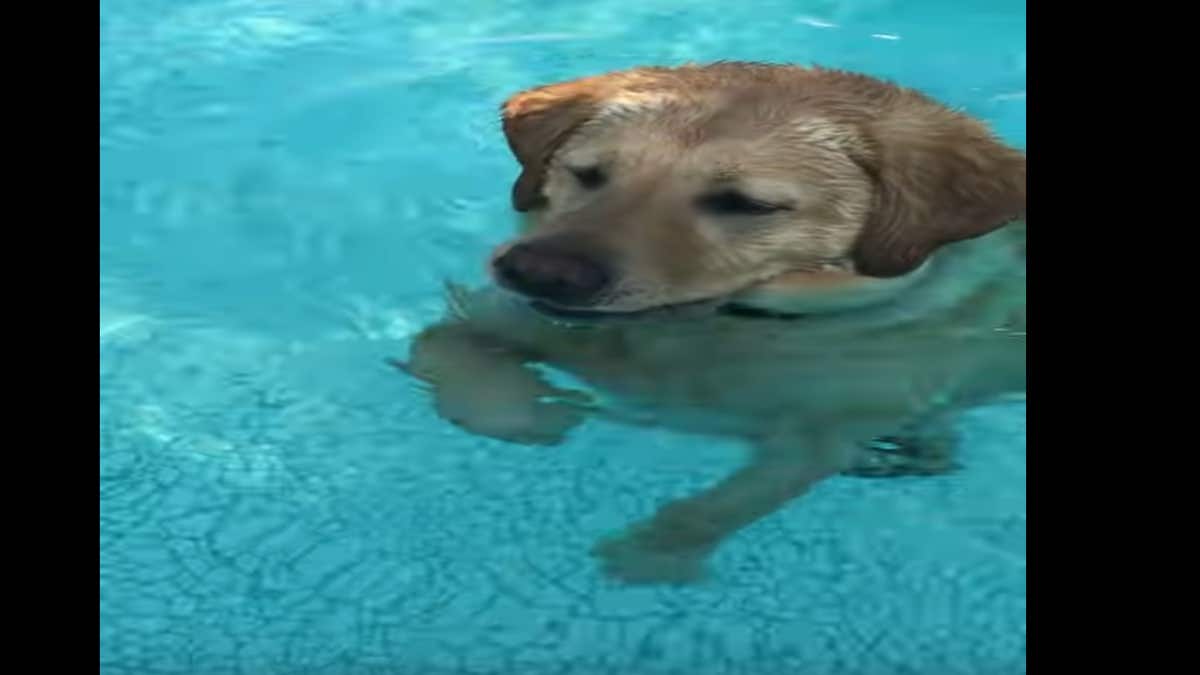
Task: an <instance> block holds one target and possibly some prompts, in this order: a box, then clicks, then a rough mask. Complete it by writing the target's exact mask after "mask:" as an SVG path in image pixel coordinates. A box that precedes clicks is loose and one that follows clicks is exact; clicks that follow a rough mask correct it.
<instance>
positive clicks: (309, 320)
mask: <svg viewBox="0 0 1200 675" xmlns="http://www.w3.org/2000/svg"><path fill="white" fill-rule="evenodd" d="M734 5H735V3H730V4H725V3H698V2H685V1H682V0H647V1H646V2H641V3H631V2H617V1H616V0H594V1H593V2H586V3H577V2H567V1H561V2H547V3H535V2H532V0H512V1H501V0H493V1H490V2H485V1H483V0H475V1H471V2H468V1H455V0H446V1H443V2H431V0H413V1H399V0H397V1H386V0H363V1H359V2H352V1H350V0H306V1H297V0H291V1H284V0H281V1H278V2H273V1H270V0H225V1H221V2H213V1H196V2H168V1H166V0H162V1H159V2H151V1H148V0H112V1H106V2H105V3H104V4H103V5H102V7H101V14H100V18H101V49H100V61H101V63H100V84H101V106H100V165H101V180H100V214H101V215H100V266H101V278H100V517H101V521H100V561H101V565H100V660H101V672H102V673H107V674H111V675H118V674H125V673H128V674H137V675H144V674H146V673H189V674H197V675H200V674H204V675H216V674H219V673H246V674H254V675H258V674H264V673H278V674H281V675H284V674H286V675H292V674H301V673H329V674H332V675H359V674H366V673H389V674H408V673H412V674H414V675H415V674H429V675H450V674H459V673H472V674H480V675H483V674H487V675H500V674H508V673H522V674H528V675H541V674H543V673H547V674H548V673H564V674H565V673H572V674H574V673H579V674H581V675H591V674H593V673H614V674H615V673H622V674H624V673H636V674H639V675H657V674H660V673H662V674H666V673H680V674H684V673H687V674H693V675H709V674H713V675H716V674H723V673H746V674H748V675H749V674H754V675H774V674H776V673H779V674H783V673H806V674H808V673H811V674H813V675H824V674H826V673H853V674H856V675H875V674H877V673H879V674H882V673H933V672H936V673H971V674H981V675H982V674H993V673H994V674H1009V673H1023V672H1025V523H1026V507H1025V407H1024V404H1023V403H1021V402H1009V403H1004V404H997V405H993V406H989V407H987V408H985V409H981V410H979V411H977V412H975V413H973V414H972V415H970V416H969V417H968V418H967V419H965V420H964V421H963V428H964V432H965V437H966V438H965V441H966V442H965V445H964V447H963V448H962V455H963V464H964V465H965V466H966V469H965V470H963V471H961V472H958V473H955V474H952V475H949V476H944V477H934V478H921V479H896V480H889V481H860V480H853V479H838V480H832V481H829V482H827V483H825V484H823V485H821V486H819V487H818V489H817V490H816V491H815V492H814V493H812V494H811V495H810V496H809V497H807V498H806V499H805V501H804V503H803V505H802V506H797V507H795V508H789V509H787V510H785V511H783V512H781V513H779V514H776V515H775V516H773V517H771V518H769V519H767V520H764V521H762V522H760V523H757V524H755V525H753V526H751V527H750V528H748V529H747V530H746V531H744V532H743V533H741V534H740V535H739V536H738V537H737V538H736V539H735V540H733V541H731V542H730V543H729V544H727V545H725V546H724V547H723V548H722V549H721V551H720V552H719V554H718V555H717V556H716V557H715V559H714V560H713V565H712V578H711V580H710V581H709V582H707V583H705V584H701V585H696V586H686V587H678V588H676V587H634V588H631V587H624V586H621V585H619V584H617V583H615V582H613V581H611V580H607V579H605V578H603V577H602V576H600V575H599V574H598V573H597V570H596V566H595V563H594V561H593V560H592V559H591V558H590V557H589V556H588V555H587V551H588V549H589V548H590V546H591V544H592V542H593V541H594V540H595V539H596V538H597V537H598V536H600V535H602V534H604V533H606V532H609V531H612V530H614V529H618V528H620V527H621V526H622V525H624V524H625V523H628V522H630V521H632V520H636V519H638V518H640V517H642V516H644V515H645V514H647V513H649V512H650V511H651V510H652V509H653V508H654V507H655V505H657V504H658V503H659V502H661V501H662V500H663V499H665V498H668V497H670V496H674V495H680V494H686V493H689V492H691V491H694V490H696V489H697V488H699V487H701V486H704V485H707V484H709V483H711V482H713V481H715V480H717V479H719V478H720V477H721V476H723V475H725V474H726V473H728V472H729V471H730V470H731V469H732V468H733V467H736V466H737V465H738V464H739V462H740V461H741V459H742V455H741V452H742V449H741V448H740V447H739V446H738V445H737V444H735V443H732V442H723V441H714V440H712V439H707V438H698V437H689V436H685V435H682V434H678V433H674V432H670V431H667V430H655V429H639V430H631V429H629V428H627V427H620V426H616V425H611V424H606V423H601V422H589V423H588V424H587V425H586V426H585V427H583V428H582V429H580V430H579V431H578V433H576V434H575V435H574V436H573V437H572V438H571V440H570V441H569V442H568V443H567V444H566V445H564V446H560V447H554V448H532V447H522V446H516V445H509V444H504V443H500V442H495V441H489V440H485V439H481V438H478V437H475V436H469V435H466V434H464V433H462V432H459V431H457V430H456V429H454V428H452V427H450V426H448V425H447V424H445V423H444V422H442V421H440V420H439V419H438V418H437V417H436V416H435V415H434V414H433V412H432V410H431V409H430V405H429V401H428V400H427V398H426V396H425V394H424V393H423V392H422V391H420V390H419V389H418V388H417V387H415V386H413V385H412V384H411V383H410V382H408V381H407V380H405V379H403V378H399V377H397V376H396V375H395V373H394V372H393V371H392V370H390V369H389V368H387V367H386V366H385V365H383V361H384V359H386V358H388V357H394V356H400V355H403V354H404V352H405V351H406V350H407V341H408V339H409V338H411V336H412V335H413V333H414V332H415V331H416V330H418V329H419V328H420V327H422V326H423V325H425V324H426V323H428V322H430V321H432V320H434V319H436V318H437V317H438V316H439V315H440V313H441V311H442V294H441V282H442V280H443V279H445V278H454V279H458V280H462V281H479V280H481V279H482V269H481V263H480V261H481V260H482V259H483V258H484V256H485V255H486V254H487V252H488V251H489V250H490V248H491V246H492V245H494V244H495V243H496V242H497V241H499V240H500V239H502V238H503V237H504V236H505V235H506V234H507V233H508V232H509V231H510V229H511V227H512V221H511V216H510V208H509V202H508V198H509V197H508V186H509V184H510V182H511V180H512V178H513V176H514V174H515V170H516V167H515V165H514V163H513V161H512V159H511V158H510V156H509V154H508V152H507V150H506V148H505V146H504V139H503V137H502V136H501V134H500V131H499V128H498V122H497V112H496V106H497V105H498V103H499V101H500V100H502V99H503V98H504V97H505V96H506V95H508V94H510V93H512V92H515V91H517V90H519V89H522V88H525V87H528V86H531V85H535V84H541V83H545V82H550V81H554V80H558V79H563V78H567V77H573V76H577V75H582V74H591V73H595V72H600V71H605V70H611V69H615V68H622V67H628V66H632V65H637V64H646V63H679V62H682V61H687V60H700V61H705V60H714V59H748V60H766V61H785V62H799V63H813V62H816V63H821V64H823V65H830V66H838V67H844V68H850V69H855V70H861V71H865V72H868V73H871V74H876V75H881V76H886V77H893V78H896V79H898V80H900V81H901V82H903V83H905V84H908V85H912V86H916V87H919V88H921V89H923V90H925V91H927V92H928V93H930V94H932V95H934V96H936V97H938V98H940V99H942V100H944V101H946V102H948V103H950V104H953V105H957V106H961V107H963V108H965V109H967V110H968V111H969V112H971V113H973V114H976V115H978V116H980V117H982V118H984V119H986V120H988V121H989V122H990V123H992V124H993V125H994V127H995V128H996V129H997V130H998V131H999V132H1000V133H1001V134H1002V135H1003V136H1004V137H1005V138H1006V139H1008V140H1009V141H1011V142H1013V143H1014V144H1016V145H1018V146H1022V147H1023V146H1024V140H1025V93H1024V92H1025V35H1024V31H1025V5H1024V3H1023V2H1000V1H994V0H993V1H989V0H966V1H963V0H958V1H951V0H919V1H917V2H909V3H900V2H889V1H887V0H841V1H823V2H822V1H808V0H804V1H796V0H794V1H792V2H777V1H762V2H746V3H741V4H736V6H734Z"/></svg>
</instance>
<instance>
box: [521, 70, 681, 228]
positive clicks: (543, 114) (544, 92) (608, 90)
mask: <svg viewBox="0 0 1200 675" xmlns="http://www.w3.org/2000/svg"><path fill="white" fill-rule="evenodd" d="M669 77H670V76H669V71H668V70H667V69H663V68H636V69H633V70H627V71H617V72H612V73H607V74H604V75H596V76H593V77H585V78H581V79H577V80H570V81H567V82H559V83H557V84H551V85H547V86H544V87H537V88H535V89H529V90H526V91H523V92H521V93H519V94H516V95H515V96H513V97H511V98H509V99H508V100H507V101H505V102H504V105H503V106H501V119H502V121H503V125H504V136H505V138H506V139H507V140H508V147H509V148H510V149H511V150H512V153H513V155H515V156H516V158H517V161H518V162H520V164H521V175H520V176H519V177H518V178H517V181H516V183H515V184H514V185H513V195H512V197H513V207H514V208H515V209H516V210H517V211H529V210H530V209H534V208H537V207H538V206H540V205H541V204H542V202H543V201H544V197H543V195H542V185H543V183H544V182H545V179H546V165H547V164H548V163H549V162H550V158H551V157H552V156H553V155H554V152H555V151H556V150H558V148H559V147H560V146H561V145H562V144H563V142H565V141H566V140H567V138H569V137H570V136H571V134H572V133H573V132H574V131H575V130H576V129H578V128H579V126H580V125H581V124H583V123H584V122H586V121H588V120H589V119H591V118H593V117H594V116H595V115H597V114H598V113H599V112H600V109H601V106H602V105H604V104H606V103H609V102H617V101H621V100H624V99H629V100H630V101H636V100H638V97H639V96H642V95H645V94H651V95H653V93H654V92H658V91H659V90H660V89H661V88H662V87H664V86H667V83H666V80H667V79H668V78H669Z"/></svg>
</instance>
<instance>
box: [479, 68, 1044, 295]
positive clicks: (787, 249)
mask: <svg viewBox="0 0 1200 675" xmlns="http://www.w3.org/2000/svg"><path fill="white" fill-rule="evenodd" d="M502 116H503V125H504V132H505V135H506V137H507V139H508V142H509V146H510V147H511V149H512V151H513V153H514V155H515V156H516V158H517V160H518V161H519V163H520V164H521V174H520V176H519V177H518V178H517V180H516V183H515V185H514V187H513V195H512V196H513V205H514V208H515V209H516V210H517V211H520V212H523V213H525V214H526V218H527V219H528V221H529V227H528V228H527V229H526V231H525V232H524V233H523V234H522V235H521V236H519V237H518V238H517V239H515V240H514V241H511V242H508V243H506V244H504V245H503V246H501V247H500V248H499V249H497V250H496V252H495V253H494V254H493V256H492V260H491V263H490V264H491V270H492V274H493V276H494V277H495V278H496V279H497V281H498V283H500V284H501V285H502V286H504V287H506V288H508V289H510V290H513V291H515V292H517V293H519V294H521V295H523V296H525V297H527V298H529V299H530V300H532V301H534V304H535V306H537V307H539V308H540V309H542V310H543V311H547V312H549V313H558V314H565V315H630V314H646V313H652V312H653V311H655V310H660V309H665V308H673V307H678V306H681V305H688V304H703V305H712V306H715V305H719V304H720V303H721V302H723V301H724V300H726V299H728V298H730V297H732V296H734V295H736V294H738V293H740V292H742V291H745V290H747V289H750V288H753V287H755V286H756V285H759V284H762V283H764V282H767V281H769V280H772V279H777V278H781V277H782V276H784V275H788V274H793V275H798V276H796V278H811V279H820V281H819V282H817V284H816V285H817V286H821V287H822V288H823V290H827V288H828V287H829V286H830V285H831V284H832V285H833V286H838V285H839V284H844V285H848V286H861V285H863V284H864V282H866V283H869V282H870V281H871V280H872V279H880V280H885V279H895V278H902V277H905V276H906V275H909V274H910V273H912V272H913V271H914V270H916V269H918V268H919V267H920V266H921V265H922V263H923V262H924V261H925V260H926V259H927V258H928V257H929V256H930V255H931V254H932V253H934V252H935V251H936V250H937V249H939V248H940V247H942V246H945V245H947V244H950V243H953V242H956V241H960V240H964V239H968V238H972V237H977V236H981V235H983V234H986V233H988V232H990V231H992V230H995V229H997V228H999V227H1001V226H1002V225H1004V224H1006V223H1007V222H1009V221H1012V220H1016V219H1023V218H1024V216H1025V156H1024V154H1023V153H1021V152H1019V151H1017V150H1014V149H1012V148H1009V147H1007V146H1005V145H1004V144H1003V143H1001V142H1000V141H998V140H997V139H996V138H995V137H994V136H993V135H992V134H991V133H990V132H989V131H988V129H987V128H986V127H984V126H983V125H982V124H981V123H979V122H977V121H975V120H973V119H971V118H969V117H967V116H966V115H963V114H960V113H957V112H954V111H951V110H949V109H947V108H946V107H944V106H942V105H940V104H938V103H936V102H934V101H932V100H930V99H928V98H926V97H925V96H923V95H921V94H919V93H917V92H914V91H911V90H908V89H903V88H900V87H898V86H895V85H892V84H888V83H885V82H881V81H879V80H875V79H872V78H869V77H866V76H862V75H856V74H851V73H845V72H839V71H832V70H823V69H806V68H800V67H792V66H770V65H757V64H744V63H719V64H713V65H708V66H684V67H680V68H640V69H635V70H631V71H625V72H618V73H611V74H607V75H602V76H598V77H590V78H584V79H580V80H574V81H570V82H564V83H559V84H553V85H550V86H546V87H540V88H537V89H532V90H529V91H525V92H522V93H520V94H517V95H516V96H513V97H512V98H510V99H509V100H508V101H506V102H505V104H504V106H503V111H502Z"/></svg>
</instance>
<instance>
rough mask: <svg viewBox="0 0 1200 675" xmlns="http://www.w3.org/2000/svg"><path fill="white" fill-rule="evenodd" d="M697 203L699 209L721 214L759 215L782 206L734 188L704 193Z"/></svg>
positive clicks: (777, 209) (771, 211) (779, 208)
mask: <svg viewBox="0 0 1200 675" xmlns="http://www.w3.org/2000/svg"><path fill="white" fill-rule="evenodd" d="M697 204H698V205H699V206H700V208H701V209H703V210H705V211H708V212H709V213H713V214H716V215H721V216H761V215H763V214H767V213H773V212H775V211H779V210H781V209H782V208H783V207H782V206H776V205H774V204H768V203H767V202H761V201H759V200H757V199H753V198H751V197H747V196H746V195H744V194H742V193H740V192H738V191H736V190H725V191H724V192H716V193H713V194H709V195H704V196H703V197H701V198H700V199H699V200H698V201H697Z"/></svg>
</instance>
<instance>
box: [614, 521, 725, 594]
mask: <svg viewBox="0 0 1200 675" xmlns="http://www.w3.org/2000/svg"><path fill="white" fill-rule="evenodd" d="M592 555H593V556H595V557H596V558H598V559H599V560H600V565H601V569H602V571H603V572H604V574H605V575H606V576H608V577H610V578H613V579H616V580H618V581H621V582H622V583H626V584H633V585H641V584H673V585H683V584H692V583H696V582H698V581H701V580H703V579H704V578H705V577H707V576H708V570H707V551H671V550H664V549H660V548H657V547H656V546H654V545H653V543H652V542H647V541H644V540H642V539H640V538H639V537H637V536H628V535H624V534H619V535H614V536H612V537H608V538H605V539H603V540H601V541H600V543H598V544H596V546H595V547H593V549H592Z"/></svg>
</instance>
